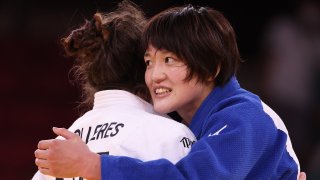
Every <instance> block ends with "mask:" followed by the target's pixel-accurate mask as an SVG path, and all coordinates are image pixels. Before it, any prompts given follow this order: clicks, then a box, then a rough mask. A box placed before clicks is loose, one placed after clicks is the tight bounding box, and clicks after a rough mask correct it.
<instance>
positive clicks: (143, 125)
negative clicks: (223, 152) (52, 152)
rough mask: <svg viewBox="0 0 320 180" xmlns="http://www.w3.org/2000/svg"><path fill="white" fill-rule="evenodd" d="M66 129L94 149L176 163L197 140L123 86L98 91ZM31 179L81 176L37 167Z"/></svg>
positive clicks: (141, 158)
mask: <svg viewBox="0 0 320 180" xmlns="http://www.w3.org/2000/svg"><path fill="white" fill-rule="evenodd" d="M69 130H70V131H72V132H74V133H76V134H78V135H79V136H80V137H81V138H82V140H83V141H84V142H86V144H87V145H88V147H89V149H90V150H91V151H93V152H95V153H100V154H101V153H105V154H109V155H117V156H129V157H134V158H137V159H140V160H142V161H150V160H155V159H160V158H165V159H168V160H169V161H171V162H173V163H176V162H178V161H179V160H180V159H181V158H182V157H184V156H185V155H187V154H188V153H189V151H190V149H191V145H192V144H193V143H194V142H195V141H196V138H195V136H194V135H193V133H192V132H191V131H190V130H189V128H188V127H186V126H185V125H183V124H181V123H178V122H176V121H174V120H172V119H169V117H165V116H160V115H159V114H157V113H155V112H154V111H153V107H152V105H151V104H149V103H147V102H146V101H144V100H143V99H141V98H139V97H138V96H136V95H133V94H131V93H129V92H127V91H122V90H105V91H99V92H97V93H96V94H95V99H94V106H93V109H92V110H90V111H88V112H87V113H85V114H84V115H83V116H82V117H80V118H79V119H77V120H76V121H75V122H74V123H73V124H72V125H71V127H70V128H69ZM58 138H61V137H58ZM32 179H33V180H62V179H63V180H67V179H70V180H71V179H82V178H55V177H51V176H46V175H43V174H41V173H40V172H39V171H38V172H37V173H36V174H35V175H34V177H33V178H32Z"/></svg>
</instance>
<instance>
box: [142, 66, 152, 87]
mask: <svg viewBox="0 0 320 180" xmlns="http://www.w3.org/2000/svg"><path fill="white" fill-rule="evenodd" d="M144 81H145V82H146V84H147V86H148V88H149V86H150V83H151V77H150V72H149V71H148V70H146V72H145V73H144Z"/></svg>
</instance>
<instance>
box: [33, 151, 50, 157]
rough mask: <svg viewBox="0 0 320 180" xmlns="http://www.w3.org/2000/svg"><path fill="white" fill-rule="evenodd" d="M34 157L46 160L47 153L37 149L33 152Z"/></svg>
mask: <svg viewBox="0 0 320 180" xmlns="http://www.w3.org/2000/svg"><path fill="white" fill-rule="evenodd" d="M34 156H35V157H36V158H38V159H48V151H47V150H41V149H37V150H36V151H35V152H34Z"/></svg>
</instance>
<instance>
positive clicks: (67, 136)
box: [52, 127, 77, 139]
mask: <svg viewBox="0 0 320 180" xmlns="http://www.w3.org/2000/svg"><path fill="white" fill-rule="evenodd" d="M52 130H53V132H54V133H55V134H56V135H58V136H62V137H64V138H65V139H71V138H74V137H77V135H76V134H74V133H73V132H70V131H69V130H67V129H66V128H57V127H53V128H52Z"/></svg>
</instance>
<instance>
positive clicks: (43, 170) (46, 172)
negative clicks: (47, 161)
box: [38, 166, 50, 175]
mask: <svg viewBox="0 0 320 180" xmlns="http://www.w3.org/2000/svg"><path fill="white" fill-rule="evenodd" d="M38 170H39V171H40V172H41V173H42V174H45V175H50V171H49V169H48V168H43V167H39V166H38Z"/></svg>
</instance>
